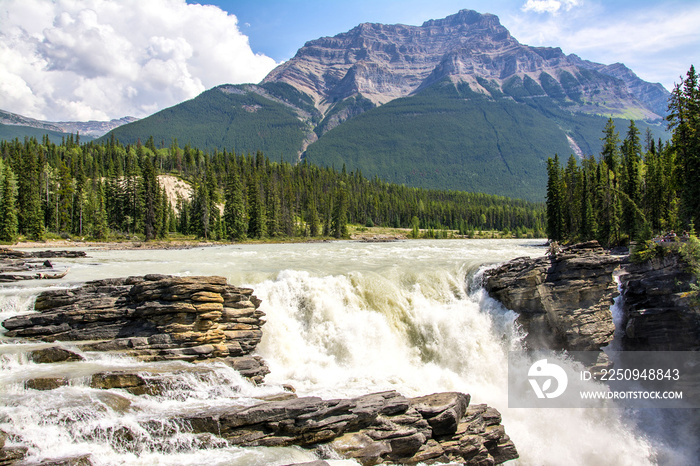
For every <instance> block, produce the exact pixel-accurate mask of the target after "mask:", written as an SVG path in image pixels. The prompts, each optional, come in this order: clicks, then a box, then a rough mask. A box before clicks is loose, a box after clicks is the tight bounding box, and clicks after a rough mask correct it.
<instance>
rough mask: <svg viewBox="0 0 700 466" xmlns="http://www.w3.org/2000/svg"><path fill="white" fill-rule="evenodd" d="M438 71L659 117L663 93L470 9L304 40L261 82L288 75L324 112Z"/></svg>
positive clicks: (385, 95) (593, 109)
mask: <svg viewBox="0 0 700 466" xmlns="http://www.w3.org/2000/svg"><path fill="white" fill-rule="evenodd" d="M444 80H449V81H452V82H455V83H457V82H462V83H467V84H468V85H469V87H470V88H471V89H472V90H473V91H475V92H477V93H480V94H483V95H486V96H490V97H494V98H496V97H498V96H502V95H503V94H507V95H513V94H509V92H515V93H517V95H516V96H514V97H516V98H522V96H523V95H524V94H525V93H527V94H528V96H531V97H539V96H545V97H547V96H548V97H552V98H554V99H559V100H561V101H562V102H564V101H566V102H567V105H573V106H574V107H577V108H578V110H580V111H583V112H587V113H596V114H603V115H606V116H609V115H615V114H618V115H622V114H625V115H627V116H628V117H629V116H632V117H633V118H636V119H658V118H660V115H662V114H663V113H664V109H663V108H662V107H663V105H661V104H662V103H663V102H664V101H665V99H666V98H667V97H668V92H666V91H665V90H664V89H663V88H661V86H660V85H654V84H650V83H646V82H644V81H642V80H641V79H639V78H638V77H637V76H636V75H634V73H632V72H631V70H629V69H628V68H626V67H625V66H624V65H617V64H616V65H610V66H606V65H601V64H596V63H592V62H587V61H585V60H581V59H580V58H579V57H577V56H575V55H569V56H567V55H565V54H564V53H563V52H562V50H561V49H560V48H551V47H529V46H527V45H523V44H520V43H519V42H518V41H517V40H516V39H515V38H514V37H512V36H511V35H510V33H509V32H508V30H507V29H506V28H505V27H503V26H502V25H501V23H500V21H499V19H498V17H497V16H495V15H491V14H481V13H478V12H476V11H473V10H461V11H459V12H458V13H456V14H454V15H451V16H448V17H446V18H442V19H434V20H430V21H426V22H425V23H423V24H422V25H421V26H409V25H402V24H396V25H385V24H376V23H362V24H360V25H358V26H356V27H355V28H353V29H351V30H350V31H348V32H345V33H342V34H338V35H336V36H333V37H322V38H320V39H316V40H312V41H309V42H307V43H306V44H305V45H304V47H302V48H301V49H299V51H298V52H297V54H296V55H295V56H294V58H292V59H291V60H289V61H287V62H285V63H283V64H282V65H280V66H279V67H277V68H276V69H274V70H273V71H272V72H271V73H270V74H269V75H268V76H267V77H266V78H265V79H264V80H263V83H267V82H282V83H287V84H290V85H291V86H293V87H295V88H296V89H298V90H299V91H301V92H303V93H305V94H307V95H309V96H311V97H312V99H313V100H314V102H315V106H316V108H317V109H318V110H319V111H320V113H321V115H324V116H325V115H328V114H329V112H330V111H331V110H332V108H333V107H334V106H335V105H336V104H337V103H338V102H341V101H344V100H345V99H347V98H350V97H354V96H359V95H361V96H362V97H363V98H365V99H368V100H369V101H371V102H372V103H373V104H375V105H381V104H384V103H387V102H390V101H392V100H394V99H396V98H399V97H406V96H408V95H411V94H413V93H415V92H419V91H421V90H422V89H425V88H426V87H429V86H431V85H433V84H435V83H436V82H441V81H444ZM525 82H528V83H529V89H528V90H524V87H523V86H525ZM532 82H534V85H533V84H532ZM533 92H534V94H532V93H533Z"/></svg>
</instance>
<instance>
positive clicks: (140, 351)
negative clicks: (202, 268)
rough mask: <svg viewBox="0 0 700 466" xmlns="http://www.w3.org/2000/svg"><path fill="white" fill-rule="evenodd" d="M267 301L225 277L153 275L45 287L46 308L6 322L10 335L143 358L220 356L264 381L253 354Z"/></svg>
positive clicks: (42, 303)
mask: <svg viewBox="0 0 700 466" xmlns="http://www.w3.org/2000/svg"><path fill="white" fill-rule="evenodd" d="M259 305H260V301H259V300H258V299H257V298H256V297H255V296H253V290H251V289H248V288H237V287H235V286H233V285H229V284H227V283H226V279H225V278H223V277H171V276H166V275H146V276H145V277H129V278H120V279H107V280H98V281H93V282H88V283H86V284H85V285H84V286H82V287H80V288H73V289H67V290H65V289H64V290H48V291H45V292H43V293H41V294H40V295H39V296H38V297H37V300H36V304H35V310H37V311H39V312H38V313H36V314H28V315H24V316H18V317H13V318H10V319H7V320H6V321H5V322H3V326H4V327H5V328H6V329H7V330H8V331H7V332H6V334H5V335H6V336H8V337H21V338H25V339H38V340H43V341H76V342H78V341H79V342H80V343H78V344H77V346H78V347H79V348H81V349H83V350H88V351H110V352H116V353H119V354H124V355H127V356H131V357H134V358H137V359H140V360H143V361H160V360H175V359H177V360H184V361H200V360H208V359H212V358H220V359H222V360H224V361H226V362H228V363H229V364H231V365H232V366H233V367H235V368H236V369H240V370H241V372H243V373H244V374H245V375H246V376H248V377H250V378H252V379H253V380H255V381H262V378H263V376H264V375H265V374H266V373H267V368H266V366H265V365H264V363H263V362H262V360H261V359H260V358H257V357H252V356H249V353H250V352H251V351H253V350H254V349H255V347H256V345H257V344H258V343H259V342H260V339H261V338H262V330H261V326H262V325H263V324H264V323H265V322H264V320H262V317H263V316H264V315H265V314H264V313H263V312H262V311H259V310H258V309H257V308H258V306H259ZM86 341H87V342H86Z"/></svg>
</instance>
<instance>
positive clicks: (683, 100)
mask: <svg viewBox="0 0 700 466" xmlns="http://www.w3.org/2000/svg"><path fill="white" fill-rule="evenodd" d="M699 81H700V79H699V78H698V75H697V74H696V72H695V67H693V66H691V67H690V69H689V70H688V73H687V74H686V78H685V80H684V81H683V83H682V85H681V84H678V85H676V86H675V88H674V89H673V92H672V93H671V99H670V102H669V116H668V117H667V119H668V121H669V129H672V130H673V139H672V141H673V147H674V149H675V152H676V156H677V164H678V168H679V172H678V179H679V184H680V188H681V196H680V198H681V199H680V200H681V211H682V216H683V221H684V223H685V225H686V226H687V225H688V224H690V222H693V223H694V224H695V225H697V224H699V222H700V82H699Z"/></svg>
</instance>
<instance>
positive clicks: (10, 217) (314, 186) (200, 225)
mask: <svg viewBox="0 0 700 466" xmlns="http://www.w3.org/2000/svg"><path fill="white" fill-rule="evenodd" d="M0 156H1V157H0V163H1V166H0V211H1V213H2V217H1V219H2V221H1V222H0V235H1V236H0V240H2V241H13V240H14V239H16V238H17V236H18V235H20V236H21V237H23V238H32V239H42V238H46V237H72V236H77V237H80V238H86V239H97V240H120V239H134V238H135V237H136V238H138V239H145V240H151V239H162V238H168V237H170V236H171V235H174V236H175V237H178V238H181V237H198V238H203V239H206V240H234V241H240V240H243V239H246V238H249V239H285V238H311V237H326V238H328V237H335V238H344V237H347V236H348V234H349V228H348V225H349V224H355V225H374V226H375V227H376V228H394V229H397V228H404V229H408V228H410V227H412V226H414V225H415V224H416V223H415V222H418V224H420V227H421V228H422V229H423V232H421V231H420V230H419V234H420V236H421V237H430V238H438V237H440V238H442V237H450V236H453V235H454V232H458V233H459V234H462V235H471V236H474V235H475V233H474V232H475V231H476V230H479V231H486V230H488V231H492V230H499V231H500V230H506V231H508V232H510V231H513V232H515V234H516V236H519V237H524V236H526V235H533V234H534V235H536V234H537V232H538V231H540V230H542V228H543V224H544V205H543V204H537V203H531V202H526V201H520V200H513V199H508V198H505V197H500V196H491V195H486V194H473V193H466V192H460V191H440V190H427V189H420V188H411V187H406V186H400V185H396V184H390V183H387V182H384V181H381V180H379V179H378V178H376V177H375V178H374V179H372V180H369V179H367V178H365V177H363V176H362V175H361V173H360V172H359V171H352V172H347V171H346V170H345V168H344V169H343V170H342V171H341V172H340V173H339V172H337V171H335V170H333V169H331V168H328V167H326V168H324V167H318V166H312V165H310V164H308V163H301V164H296V165H292V164H289V163H287V162H273V161H271V160H270V159H268V158H266V157H265V156H264V155H263V153H262V152H257V153H256V154H255V155H254V156H253V155H250V154H248V155H243V154H236V153H234V152H228V151H226V150H224V151H218V150H214V151H213V152H211V153H209V152H205V151H202V150H199V149H193V148H191V147H190V146H185V147H184V148H180V147H179V146H178V145H177V143H176V142H175V141H173V144H171V146H170V147H167V148H166V147H163V148H157V147H156V146H155V143H154V139H153V138H149V139H148V140H147V141H146V142H145V144H141V143H140V142H139V143H137V144H129V145H122V144H120V143H118V142H117V141H116V139H114V138H112V139H110V140H109V141H108V142H103V143H97V142H94V141H93V142H90V143H86V144H78V142H77V141H76V140H75V139H74V138H73V137H72V136H71V137H69V138H67V139H66V141H64V143H62V144H60V145H57V144H54V143H52V142H51V141H50V140H49V139H48V138H47V137H45V138H44V139H43V140H42V142H41V143H39V142H38V141H37V140H36V139H29V138H27V139H25V140H24V142H20V141H19V140H14V141H12V142H2V143H0ZM159 174H172V175H175V176H177V177H180V178H181V179H184V180H186V181H188V182H189V183H190V184H191V186H192V188H193V191H192V195H191V196H190V197H188V198H182V197H179V198H178V199H177V200H176V201H175V202H171V200H170V199H169V198H168V197H167V196H166V193H165V190H164V189H163V188H162V187H161V185H160V183H159V182H158V178H157V177H158V175H159ZM492 235H494V234H493V233H492Z"/></svg>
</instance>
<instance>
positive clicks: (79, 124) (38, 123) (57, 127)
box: [0, 110, 139, 138]
mask: <svg viewBox="0 0 700 466" xmlns="http://www.w3.org/2000/svg"><path fill="white" fill-rule="evenodd" d="M138 120H139V119H138V118H134V117H130V116H126V117H122V118H115V119H112V120H109V121H96V120H90V121H46V120H37V119H35V118H29V117H25V116H23V115H19V114H17V113H12V112H8V111H5V110H0V125H5V126H20V127H27V128H35V129H40V130H46V131H51V132H55V133H66V134H75V133H80V135H81V136H89V137H91V138H98V137H100V136H103V135H105V134H107V133H109V132H110V131H112V130H113V129H115V128H118V127H119V126H122V125H126V124H129V123H133V122H135V121H138Z"/></svg>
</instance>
